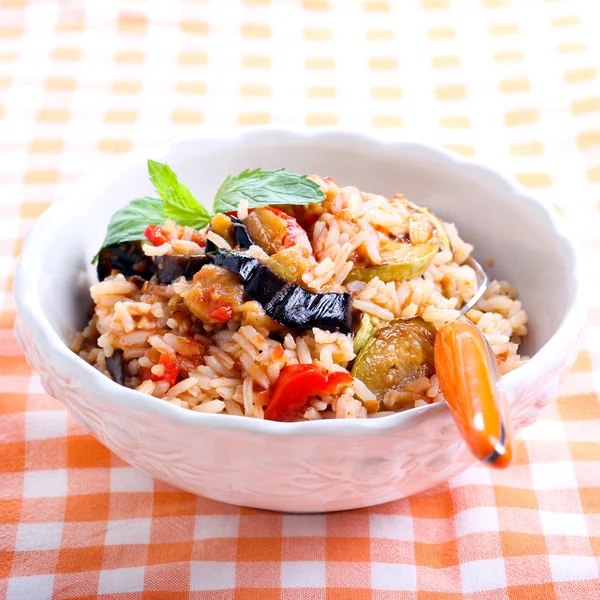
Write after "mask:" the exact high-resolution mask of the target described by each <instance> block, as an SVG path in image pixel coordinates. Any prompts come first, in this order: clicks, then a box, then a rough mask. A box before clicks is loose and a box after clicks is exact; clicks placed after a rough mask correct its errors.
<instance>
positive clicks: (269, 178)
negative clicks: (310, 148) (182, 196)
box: [213, 169, 325, 213]
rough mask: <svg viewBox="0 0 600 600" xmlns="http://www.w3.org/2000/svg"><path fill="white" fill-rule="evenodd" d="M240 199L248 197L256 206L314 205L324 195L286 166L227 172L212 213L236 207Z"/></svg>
mask: <svg viewBox="0 0 600 600" xmlns="http://www.w3.org/2000/svg"><path fill="white" fill-rule="evenodd" d="M243 198H246V199H247V200H248V206H249V207H250V208H256V207H258V206H273V205H277V204H313V203H315V202H321V201H323V200H325V194H323V192H322V191H321V188H320V187H319V186H318V185H317V184H316V183H315V182H314V181H311V180H310V179H308V178H307V177H306V175H298V173H294V172H293V171H286V170H285V169H279V170H277V171H263V170H262V169H254V170H252V171H251V170H250V169H246V170H245V171H242V172H241V173H240V174H239V175H229V177H227V179H226V180H225V181H224V182H223V183H222V184H221V187H220V188H219V190H218V191H217V195H216V196H215V201H214V204H213V212H215V213H226V212H230V211H234V210H237V207H238V206H239V204H240V201H241V200H242V199H243Z"/></svg>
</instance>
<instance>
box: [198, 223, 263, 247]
mask: <svg viewBox="0 0 600 600" xmlns="http://www.w3.org/2000/svg"><path fill="white" fill-rule="evenodd" d="M228 216H229V215H228ZM229 219H230V220H231V224H232V226H233V237H234V238H235V245H236V247H237V248H240V249H241V250H248V248H250V246H252V245H253V244H254V242H253V241H252V238H251V237H250V234H249V233H248V229H247V228H246V226H245V225H244V224H243V223H242V222H241V221H240V220H239V219H238V218H237V217H232V216H229ZM217 250H218V248H217V246H216V245H215V243H214V242H211V241H210V240H206V250H205V251H206V253H207V254H210V253H211V252H215V251H217Z"/></svg>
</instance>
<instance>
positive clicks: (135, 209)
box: [92, 197, 166, 263]
mask: <svg viewBox="0 0 600 600" xmlns="http://www.w3.org/2000/svg"><path fill="white" fill-rule="evenodd" d="M163 209H164V203H163V201H162V200H159V199H158V198H148V197H144V198H138V199H137V200H132V201H131V202H130V203H129V204H128V205H127V206H124V207H123V208H121V209H120V210H118V211H117V212H116V213H115V214H114V215H113V216H112V218H111V220H110V223H109V224H108V228H107V230H106V237H105V238H104V241H103V242H102V246H101V248H104V247H105V246H112V245H113V244H121V243H122V242H134V241H136V240H143V239H144V230H145V229H146V227H148V225H162V224H163V223H164V222H165V220H166V216H165V213H164V210H163ZM99 254H100V252H98V254H96V256H94V258H93V259H92V263H95V262H96V261H97V260H98V255H99Z"/></svg>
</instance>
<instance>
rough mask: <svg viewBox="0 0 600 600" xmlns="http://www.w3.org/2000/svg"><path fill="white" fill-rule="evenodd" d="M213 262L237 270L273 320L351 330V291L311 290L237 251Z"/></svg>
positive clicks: (303, 326)
mask: <svg viewBox="0 0 600 600" xmlns="http://www.w3.org/2000/svg"><path fill="white" fill-rule="evenodd" d="M211 262H212V263H213V264H215V265H217V266H219V267H223V268H224V269H227V270H228V271H231V272H232V273H237V274H238V275H239V276H240V277H241V279H242V282H243V285H244V289H245V291H246V293H247V294H248V296H249V297H250V298H251V299H252V300H256V301H257V302H258V303H259V304H260V305H261V306H262V307H263V309H264V311H265V313H266V314H267V315H268V316H269V317H271V319H273V320H274V321H277V322H278V323H281V324H282V325H284V326H285V327H289V328H291V329H311V328H312V327H319V328H320V329H325V330H327V331H341V332H342V333H350V331H351V328H352V298H351V296H350V294H346V293H343V294H337V293H327V294H318V293H316V292H309V291H307V290H305V289H303V288H301V287H300V286H299V285H296V284H295V283H292V282H290V281H287V280H286V279H284V278H283V277H280V276H279V275H277V273H275V272H274V271H273V270H272V269H271V268H269V267H268V266H267V265H264V264H262V263H260V262H259V261H258V260H257V259H256V258H252V257H251V256H245V255H243V254H238V253H236V252H219V253H218V254H213V255H211Z"/></svg>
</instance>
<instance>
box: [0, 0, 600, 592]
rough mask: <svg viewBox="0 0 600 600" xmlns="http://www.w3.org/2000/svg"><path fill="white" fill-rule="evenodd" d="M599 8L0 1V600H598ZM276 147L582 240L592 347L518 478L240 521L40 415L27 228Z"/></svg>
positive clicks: (233, 0)
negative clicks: (395, 145)
mask: <svg viewBox="0 0 600 600" xmlns="http://www.w3.org/2000/svg"><path fill="white" fill-rule="evenodd" d="M596 4H597V3H596V2H592V1H591V0H580V1H576V0H572V1H568V0H562V1H559V0H555V1H551V0H420V1H419V0H402V1H392V0H387V1H386V0H365V1H361V0H304V1H301V0H198V1H196V0H171V1H169V2H166V1H160V0H148V1H144V0H102V1H94V0H88V1H84V0H62V1H58V0H46V1H43V0H0V153H1V156H0V186H1V191H0V241H1V243H0V598H8V599H9V600H43V599H50V598H56V599H62V598H98V597H99V598H103V599H109V598H115V599H117V598H118V599H131V600H134V599H135V600H137V599H142V598H143V599H151V598H156V599H158V598H160V599H163V598H167V599H180V598H181V599H183V598H198V599H203V600H204V599H223V600H251V599H254V598H256V599H258V598H260V599H265V600H269V599H273V600H275V599H283V600H292V599H293V600H299V599H311V600H313V599H315V600H318V599H326V600H342V599H344V600H345V599H348V600H350V599H352V600H363V599H374V600H388V599H389V600H391V599H397V598H399V599H407V600H458V599H459V598H467V599H469V600H505V599H510V600H515V599H519V600H521V599H523V600H525V599H529V600H538V599H544V600H554V599H557V600H558V599H561V600H563V599H564V600H575V599H577V600H579V599H583V598H586V599H588V598H589V599H591V598H598V597H600V581H599V568H600V565H599V560H600V558H599V557H600V404H599V401H598V391H599V390H600V379H599V377H598V373H597V372H596V373H595V372H594V368H596V369H597V368H598V366H599V365H600V301H599V300H598V298H599V297H600V296H599V295H598V293H597V292H598V291H600V279H599V275H598V270H597V265H598V261H599V259H600V236H599V235H598V231H599V229H600V212H599V211H600V205H599V203H598V201H599V197H600V80H599V78H598V68H599V65H600V46H599V45H598V18H597V6H596ZM268 124H271V125H277V126H296V127H298V126H306V127H315V126H320V127H336V126H342V127H345V128H352V129H360V130H369V131H374V132H375V133H377V134H378V135H382V136H394V137H402V136H407V137H416V138H420V139H424V140H426V141H433V142H437V143H441V144H444V145H445V146H448V147H450V148H452V149H454V150H456V151H457V152H460V153H463V154H466V155H469V156H475V157H477V158H480V159H482V160H484V161H486V162H489V163H491V164H494V165H496V166H497V167H499V168H500V169H502V170H504V171H506V172H508V173H511V174H513V175H514V176H516V177H517V178H518V179H519V180H520V181H521V182H522V183H524V184H525V185H527V186H530V187H532V188H536V192H537V193H538V194H539V195H540V196H541V197H542V199H543V200H545V201H546V202H548V203H550V204H553V205H554V206H555V207H556V208H557V209H558V210H559V211H560V212H561V213H562V214H563V215H564V217H565V218H566V219H568V220H569V221H570V222H571V224H572V225H573V227H574V228H576V229H577V230H578V231H579V234H580V236H581V237H582V239H583V241H584V243H585V245H586V248H587V251H588V255H589V256H590V259H591V260H590V269H591V271H590V279H591V285H592V292H596V293H595V294H594V293H593V294H592V295H591V301H592V307H591V312H590V317H589V322H588V327H587V331H586V336H585V340H584V346H583V348H582V350H581V352H580V354H579V357H578V360H577V363H576V365H575V367H574V369H573V371H572V372H571V373H570V374H569V376H568V378H567V380H566V382H565V383H564V386H563V388H562V395H561V398H560V399H559V400H558V401H557V402H556V403H554V404H553V405H551V406H550V407H549V408H548V409H547V410H546V411H545V413H544V414H543V417H542V419H541V420H540V421H539V422H538V423H537V424H535V425H534V426H532V427H530V428H528V429H527V430H525V431H524V432H522V434H520V437H519V441H518V447H517V459H516V464H515V466H513V467H512V468H511V469H510V470H508V471H505V472H491V471H489V470H486V469H485V468H483V467H475V468H473V469H471V470H469V471H467V472H466V473H464V474H463V475H461V476H459V477H457V478H455V479H453V480H452V481H450V482H449V483H448V484H445V485H443V486H441V487H438V488H436V489H434V490H431V491H429V492H427V493H424V494H420V495H418V496H416V497H413V498H410V499H406V500H401V501H398V502H394V503H391V504H387V505H383V506H378V507H375V508H372V509H369V510H362V511H355V512H348V513H340V514H330V515H305V516H295V515H281V514H274V513H267V512H261V511H256V510H248V509H240V508H236V507H231V506H226V505H223V504H219V503H216V502H212V501H210V500H206V499H202V498H197V497H194V496H191V495H189V494H186V493H183V492H179V491H177V490H175V489H173V488H170V487H168V486H166V485H165V484H162V483H160V482H158V481H154V480H152V479H151V478H150V477H148V476H146V475H145V474H143V473H141V472H139V471H137V470H135V469H133V468H131V467H129V466H128V465H127V464H125V463H124V462H122V461H121V460H120V459H118V458H117V457H116V456H114V455H112V454H111V453H110V452H108V451H107V450H106V449H105V448H104V447H103V446H101V445H100V444H99V443H98V442H96V441H95V440H94V439H93V438H91V437H90V436H89V435H87V434H86V433H85V432H84V431H82V430H81V429H80V428H79V427H78V426H77V425H76V424H75V423H74V422H73V421H72V420H71V419H70V418H69V416H68V415H67V414H66V412H65V410H64V408H63V406H62V405H61V404H60V403H59V402H57V401H55V400H53V399H51V398H50V397H48V396H47V395H45V394H44V393H43V390H42V388H41V386H40V382H39V378H38V377H37V375H36V373H34V372H33V371H32V370H31V369H30V368H29V366H28V365H27V364H26V362H25V359H24V358H23V356H22V355H21V353H20V351H19V349H18V348H17V345H16V342H15V338H14V335H13V332H12V325H13V320H14V316H15V306H14V299H13V296H12V292H11V290H12V282H13V271H14V267H15V264H16V260H17V256H18V254H19V251H20V248H21V244H22V240H23V237H24V236H25V234H26V233H27V231H28V229H29V228H30V227H31V225H32V224H33V222H34V221H35V219H36V218H37V217H38V216H39V215H40V214H41V213H42V212H43V210H44V209H45V208H46V207H47V206H48V204H49V203H50V202H52V201H53V199H54V198H56V196H57V195H58V194H59V193H60V192H61V191H62V190H64V189H65V188H67V187H68V186H69V185H70V184H71V183H72V182H73V181H75V180H76V179H77V178H79V177H80V176H82V175H83V174H86V173H88V172H90V171H92V170H94V171H95V170H97V169H100V168H102V167H103V166H104V165H106V164H107V163H109V162H111V161H112V160H113V158H114V157H115V156H116V155H118V154H121V153H123V152H127V151H129V150H130V149H132V148H139V147H143V146H145V145H147V144H151V143H155V142H163V141H165V140H168V139H169V138H172V137H173V136H176V135H178V134H183V133H188V132H190V131H202V130H203V129H205V128H211V129H212V130H213V131H214V130H217V131H218V129H219V128H225V127H227V128H231V127H239V128H244V127H248V126H255V125H268ZM348 183H350V182H348ZM224 418H225V417H224Z"/></svg>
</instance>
